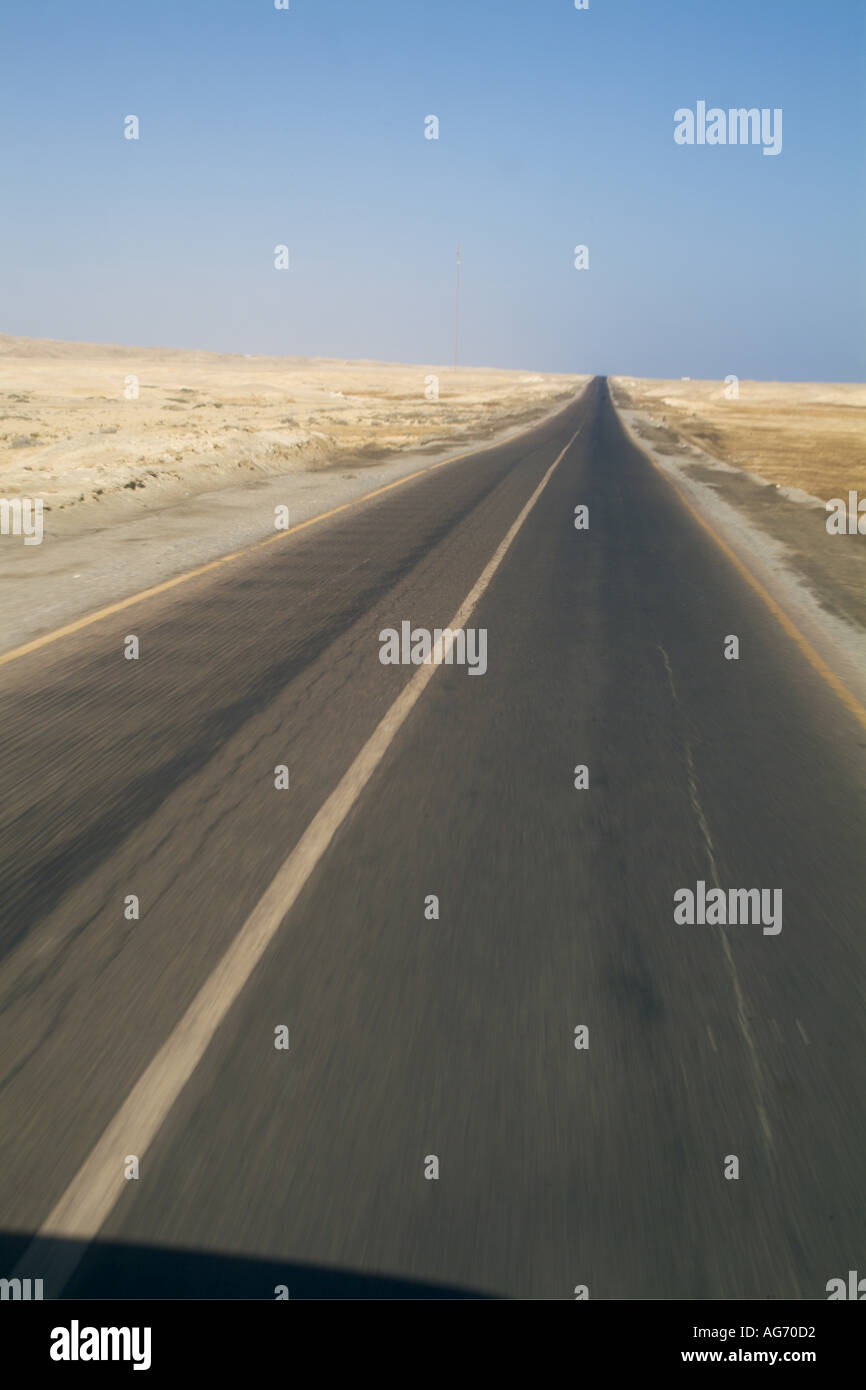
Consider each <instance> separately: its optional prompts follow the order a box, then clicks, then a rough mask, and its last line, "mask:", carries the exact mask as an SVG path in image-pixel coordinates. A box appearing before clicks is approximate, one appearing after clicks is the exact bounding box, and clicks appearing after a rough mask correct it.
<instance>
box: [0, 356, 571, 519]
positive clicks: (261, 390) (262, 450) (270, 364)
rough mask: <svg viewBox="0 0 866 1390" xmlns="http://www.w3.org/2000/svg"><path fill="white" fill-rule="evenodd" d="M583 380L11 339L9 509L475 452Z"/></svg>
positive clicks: (98, 508) (99, 509)
mask: <svg viewBox="0 0 866 1390" xmlns="http://www.w3.org/2000/svg"><path fill="white" fill-rule="evenodd" d="M430 378H436V382H438V392H439V399H438V400H435V399H428V396H430V395H431V394H433V392H434V390H435V386H436V382H433V381H431V380H430ZM586 380H588V378H587V377H576V376H549V375H547V376H543V375H539V374H536V373H530V372H518V371H499V370H493V369H490V370H487V369H481V368H473V367H461V368H459V369H458V370H457V371H456V372H455V371H454V370H452V369H451V368H448V367H435V366H407V365H402V364H396V363H389V362H347V361H340V360H329V359H320V358H299V357H246V356H230V355H222V354H218V353H209V352H189V351H184V350H180V349H177V350H175V349H164V348H128V347H113V346H97V345H94V344H90V343H65V342H56V341H53V340H50V339H32V338H12V337H8V336H5V335H0V495H3V496H5V497H17V496H20V497H36V496H39V497H42V498H43V500H44V508H45V511H46V512H53V513H55V520H57V519H58V518H57V516H56V514H57V513H61V512H65V513H68V512H69V511H70V510H72V511H75V512H80V510H81V509H82V508H85V509H86V510H87V512H88V513H92V514H94V515H95V514H96V513H109V514H110V516H111V517H112V518H113V517H115V516H119V517H129V516H132V515H135V514H136V512H137V511H139V510H140V507H139V503H140V502H141V501H142V500H143V501H144V502H145V503H146V504H147V506H148V507H153V506H160V505H164V504H165V503H167V502H171V501H174V500H176V499H179V498H183V497H190V496H192V495H194V494H197V493H202V492H211V491H213V490H215V489H219V488H221V487H227V486H231V485H233V484H236V483H240V482H245V481H250V480H252V479H256V478H269V477H275V476H278V475H281V474H286V473H292V472H294V471H296V470H303V471H306V472H309V471H311V470H313V471H316V470H320V469H330V468H335V469H352V470H362V469H365V468H369V467H370V466H371V465H374V464H380V463H382V462H383V461H384V460H387V459H388V458H391V457H394V456H395V455H397V454H400V453H403V452H405V451H413V452H418V451H419V450H420V451H425V450H428V449H429V450H434V449H437V448H442V447H449V446H457V447H459V446H465V445H467V444H470V443H472V442H474V441H476V440H485V439H487V438H489V436H490V435H491V434H492V433H494V432H498V431H501V430H503V429H507V428H509V427H512V426H517V425H521V424H525V423H528V422H529V421H531V420H532V419H535V418H538V417H540V416H541V415H543V414H545V413H546V412H548V411H549V410H551V409H552V408H553V407H554V406H555V405H556V404H557V403H558V402H563V403H564V402H565V401H566V400H567V399H568V398H569V397H571V396H573V395H574V394H575V392H576V391H577V390H578V389H579V387H580V386H581V385H582V384H583V383H584V382H585V381H586ZM425 392H426V393H427V394H425ZM106 519H107V518H106V517H105V516H104V515H103V516H102V517H101V518H99V520H98V521H97V524H100V523H104V521H105V520H106ZM65 521H66V518H64V522H65ZM77 521H78V522H79V524H80V517H79V518H77ZM55 529H56V528H55ZM66 529H67V527H66V525H64V526H63V527H62V530H63V531H64V532H65V531H66ZM75 529H76V530H78V529H79V525H76V527H75Z"/></svg>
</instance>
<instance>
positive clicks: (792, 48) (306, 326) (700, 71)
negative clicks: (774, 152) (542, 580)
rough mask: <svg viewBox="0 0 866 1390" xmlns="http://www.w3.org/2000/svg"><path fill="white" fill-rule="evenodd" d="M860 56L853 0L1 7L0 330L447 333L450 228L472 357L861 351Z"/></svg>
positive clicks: (261, 337) (124, 2) (94, 334)
mask: <svg viewBox="0 0 866 1390" xmlns="http://www.w3.org/2000/svg"><path fill="white" fill-rule="evenodd" d="M864 78H866V5H864V4H863V3H862V0H820V3H818V0H816V2H815V3H809V2H808V0H726V3H724V4H722V3H709V0H706V2H705V0H682V3H673V0H655V2H654V0H590V7H589V9H588V10H586V11H576V10H575V9H574V4H573V0H435V3H434V2H433V0H430V2H429V3H427V0H291V9H290V10H288V11H276V10H275V9H274V5H273V0H137V3H136V2H135V0H89V2H88V0H81V3H76V4H69V3H67V2H66V0H39V2H38V3H37V0H30V3H27V4H19V5H15V6H11V5H10V6H7V7H5V13H4V15H3V18H2V20H0V125H2V138H0V179H2V189H3V193H4V197H3V211H2V214H0V257H2V274H0V331H5V332H9V333H15V334H26V335H31V336H35V337H55V338H75V339H86V340H90V341H95V342H122V343H130V344H136V345H146V344H160V345H165V346H177V347H202V348H209V349H214V350H217V351H230V352H249V353H257V352H262V353H288V354H303V355H318V356H331V357H348V358H352V357H367V358H384V359H391V360H400V361H408V362H430V363H446V362H448V361H450V359H451V354H452V352H453V334H454V259H455V247H456V243H457V242H458V240H459V241H460V242H461V244H462V261H463V264H462V282H461V283H462V294H461V298H462V330H461V349H460V358H461V361H462V362H465V363H474V364H478V365H481V364H485V365H493V366H503V367H519V368H526V369H535V370H546V371H576V372H582V371H591V372H604V373H625V374H631V375H641V376H683V375H686V376H692V377H719V378H721V377H724V376H725V375H727V374H728V373H730V372H733V373H735V374H736V375H738V376H740V377H743V378H747V377H759V378H765V379H779V380H863V379H866V335H864V322H866V256H864V249H863V229H864V211H866V207H864V203H866V156H864V149H866V138H864V136H866V119H864V117H866V97H864V92H866V82H864ZM699 100H706V101H707V103H708V105H710V106H713V105H717V106H720V107H722V108H725V109H727V108H729V107H741V106H744V107H752V106H756V107H770V108H776V107H781V108H782V110H783V113H784V115H783V147H782V152H781V154H779V155H778V156H777V157H768V156H765V155H763V154H762V151H761V148H760V147H754V146H745V147H743V146H725V147H710V146H702V147H701V146H697V145H696V146H691V147H688V146H686V147H683V146H678V145H676V144H675V143H674V140H673V129H674V119H673V116H674V111H675V110H676V109H677V108H680V107H691V108H692V109H694V108H695V106H696V103H697V102H698V101H699ZM129 114H135V115H137V116H138V117H139V119H140V123H141V138H140V140H138V141H130V140H126V139H124V135H123V121H124V117H125V116H127V115H129ZM430 114H435V115H436V116H438V118H439V122H440V129H439V139H438V140H437V141H434V140H426V139H425V138H424V119H425V117H426V116H427V115H430ZM278 243H284V244H286V245H287V246H288V247H289V249H290V256H291V268H290V269H289V270H288V271H284V272H282V271H277V270H275V269H274V266H273V260H274V256H273V248H274V246H275V245H277V244H278ZM579 243H580V244H585V245H587V246H588V247H589V269H588V270H586V271H577V270H575V269H574V265H573V248H574V247H575V245H577V244H579Z"/></svg>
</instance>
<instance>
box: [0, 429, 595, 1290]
mask: <svg viewBox="0 0 866 1390" xmlns="http://www.w3.org/2000/svg"><path fill="white" fill-rule="evenodd" d="M582 428H583V426H582V425H581V426H580V428H579V429H577V430H576V431H575V433H574V434H573V435H572V437H571V439H570V440H569V441H568V443H567V444H566V446H565V448H564V449H562V450H561V452H560V453H559V454H557V456H556V458H555V459H554V461H553V463H552V464H551V465H550V467H549V468H548V470H547V472H546V473H545V475H544V477H543V478H542V480H541V482H540V483H539V484H538V487H537V488H536V489H535V491H534V492H533V494H532V496H531V497H530V498H529V501H528V502H527V503H526V505H525V506H524V507H523V509H522V511H521V512H520V514H519V515H518V517H517V519H516V520H515V521H514V523H513V524H512V526H511V527H510V528H509V530H508V532H507V534H506V536H505V538H504V539H503V540H502V541H501V542H500V544H499V546H498V547H497V549H496V551H495V553H494V555H493V557H492V559H491V560H490V561H489V562H488V564H487V565H486V567H485V569H484V570H483V572H482V574H481V576H480V578H479V579H478V581H477V583H476V584H475V586H474V587H473V589H472V590H471V591H470V593H469V594H468V595H467V596H466V598H465V599H464V601H463V603H462V604H461V605H460V608H459V610H458V611H457V613H456V614H455V616H454V617H453V618H452V619H451V622H450V623H449V624H448V626H449V627H450V628H452V629H454V628H460V627H465V625H466V623H467V620H468V619H469V617H470V616H471V614H472V612H473V609H474V608H475V606H476V604H477V603H478V601H479V599H480V598H481V596H482V594H483V593H484V591H485V589H486V588H487V586H488V585H489V583H490V581H491V579H492V578H493V576H494V574H495V573H496V571H497V570H498V569H499V566H500V565H501V564H502V561H503V559H504V558H505V555H506V552H507V551H508V549H509V547H510V545H511V543H512V541H513V540H514V537H515V536H516V535H517V533H518V531H519V530H520V528H521V526H522V525H523V523H524V521H525V520H526V518H527V517H528V515H529V513H530V512H531V511H532V508H533V507H534V506H535V503H536V502H537V501H538V498H539V497H540V496H541V493H542V492H543V491H544V488H545V487H546V486H547V483H548V481H549V479H550V477H551V476H552V474H553V472H554V469H555V468H556V467H557V465H558V464H559V463H560V462H561V460H562V459H563V458H564V457H565V455H566V454H567V453H568V450H569V449H570V448H571V446H572V444H573V443H574V441H575V440H576V439H577V437H578V435H579V434H580V431H581V429H582ZM437 669H438V667H437V666H435V665H433V664H432V663H431V664H430V665H429V666H419V667H418V669H417V671H416V672H415V674H414V675H413V676H412V678H411V679H410V680H409V682H408V684H407V685H406V686H405V688H404V689H403V690H402V691H401V693H400V694H399V695H398V696H397V699H396V700H395V701H394V703H393V705H392V706H391V708H390V709H389V710H388V712H387V714H386V715H385V717H384V718H383V719H382V721H381V722H380V723H379V725H378V726H377V728H376V729H375V730H374V732H373V733H372V734H371V736H370V738H369V739H368V740H367V742H366V743H365V744H364V747H363V748H362V749H361V751H360V753H359V754H358V755H357V757H356V758H355V760H354V762H353V763H352V764H351V766H350V767H349V769H348V771H347V772H346V773H345V774H344V775H343V777H342V778H341V780H340V782H339V783H338V784H337V786H336V787H335V788H334V790H333V791H332V792H331V795H330V796H329V797H328V799H327V801H326V802H325V803H324V805H323V806H322V807H321V809H320V810H319V811H318V812H317V813H316V815H315V816H314V817H313V819H312V821H311V822H310V824H309V825H308V826H307V829H306V830H305V831H304V833H303V835H302V836H301V838H300V840H299V841H298V843H297V844H296V846H295V848H294V849H293V850H292V852H291V854H290V855H289V856H288V858H287V859H286V860H285V862H284V863H283V865H282V867H281V868H280V869H279V870H278V871H277V874H276V876H275V877H274V879H273V880H272V882H271V884H270V886H269V887H268V888H267V889H266V890H265V893H264V896H263V897H262V898H261V899H260V901H259V902H258V904H257V905H256V907H254V908H253V910H252V912H251V913H250V915H249V917H248V918H247V920H246V921H245V922H244V924H243V926H242V927H241V929H240V931H239V932H238V934H237V936H236V937H235V939H234V941H233V942H232V944H231V946H230V947H229V948H228V950H227V951H226V953H225V955H224V956H223V957H222V959H221V960H220V961H219V963H218V964H217V965H216V966H215V967H214V969H213V970H212V971H211V973H210V975H209V976H208V978H207V979H206V980H205V982H204V984H203V985H202V987H201V989H200V990H199V992H198V994H197V995H196V996H195V998H194V999H193V1001H192V1003H191V1004H190V1006H189V1008H188V1009H187V1011H186V1013H185V1014H184V1015H183V1018H182V1019H181V1020H180V1022H179V1023H178V1024H177V1025H176V1026H175V1028H174V1029H173V1031H172V1032H171V1033H170V1035H169V1037H168V1038H167V1040H166V1041H165V1042H164V1043H163V1045H162V1047H161V1048H160V1049H159V1051H158V1052H157V1054H156V1056H155V1057H154V1058H153V1061H152V1062H151V1063H150V1065H149V1066H148V1067H147V1069H146V1070H145V1071H144V1072H143V1074H142V1075H141V1077H140V1078H139V1080H138V1081H137V1082H136V1084H135V1086H134V1087H133V1088H132V1090H131V1091H130V1093H129V1096H128V1097H127V1099H126V1100H125V1101H124V1103H123V1105H121V1107H120V1109H119V1110H118V1111H117V1114H116V1115H115V1116H114V1119H113V1120H111V1121H110V1123H109V1125H108V1127H107V1128H106V1129H105V1130H104V1132H103V1134H102V1136H101V1137H100V1139H99V1140H98V1141H97V1143H96V1145H95V1146H94V1148H93V1149H92V1150H91V1152H90V1154H89V1156H88V1157H87V1158H86V1159H85V1161H84V1163H83V1164H82V1165H81V1167H80V1168H79V1170H78V1172H77V1173H76V1175H75V1177H74V1178H73V1179H72V1182H71V1183H70V1184H69V1186H68V1187H67V1189H66V1191H65V1192H64V1193H63V1196H62V1197H61V1198H60V1200H59V1201H58V1202H57V1204H56V1205H55V1207H54V1208H53V1210H52V1211H51V1212H50V1213H49V1215H48V1216H47V1217H46V1219H45V1221H44V1222H43V1223H42V1225H41V1226H40V1227H39V1230H38V1232H37V1233H36V1235H35V1237H34V1239H33V1240H32V1241H31V1242H30V1244H29V1245H28V1247H27V1249H26V1250H25V1251H24V1253H23V1255H22V1256H21V1259H20V1260H19V1262H18V1265H17V1267H16V1269H15V1271H14V1274H13V1277H14V1278H27V1277H28V1275H27V1273H26V1271H28V1270H32V1271H36V1273H35V1275H32V1274H31V1275H30V1277H37V1278H41V1279H43V1280H44V1281H45V1282H44V1287H45V1289H46V1292H47V1295H48V1297H49V1298H58V1297H59V1296H60V1294H61V1293H62V1291H63V1288H64V1286H65V1285H66V1284H67V1282H68V1281H69V1279H70V1278H71V1276H72V1274H73V1273H74V1271H75V1269H76V1267H77V1265H78V1264H79V1262H80V1261H81V1259H82V1257H83V1256H84V1253H85V1251H86V1248H87V1244H88V1242H89V1241H91V1240H93V1239H94V1237H95V1236H96V1234H97V1232H98V1231H99V1229H100V1227H101V1226H102V1224H103V1223H104V1221H105V1220H106V1218H107V1217H108V1215H109V1214H110V1212H111V1211H112V1209H113V1208H114V1206H115V1205H116V1203H117V1201H118V1199H119V1198H120V1196H121V1194H122V1193H123V1191H124V1189H125V1187H126V1179H125V1178H124V1176H123V1162H124V1158H125V1157H126V1155H127V1154H136V1155H137V1156H138V1159H139V1161H141V1159H142V1157H143V1155H144V1153H145V1151H146V1150H147V1148H148V1146H149V1145H150V1144H151V1143H152V1142H153V1140H154V1138H155V1137H156V1135H157V1132H158V1131H159V1129H160V1127H161V1125H162V1124H163V1122H164V1120H165V1119H166V1117H167V1116H168V1113H169V1111H170V1110H171V1108H172V1106H173V1105H174V1103H175V1101H176V1100H177V1099H178V1097H179V1096H180V1094H181V1092H182V1091H183V1089H184V1087H185V1086H186V1083H187V1082H188V1081H189V1079H190V1077H191V1076H192V1074H193V1072H194V1071H195V1069H196V1067H197V1066H198V1064H199V1062H200V1061H201V1059H202V1057H203V1056H204V1054H205V1052H206V1050H207V1048H208V1047H209V1045H210V1043H211V1042H212V1041H213V1038H214V1034H215V1033H216V1031H217V1029H218V1028H219V1026H220V1024H221V1023H222V1022H223V1020H224V1019H225V1017H226V1015H227V1014H228V1012H229V1009H230V1008H231V1007H232V1005H233V1004H234V1003H235V1001H236V999H237V998H238V996H239V995H240V993H241V991H242V989H243V988H244V986H245V985H246V983H247V981H248V980H249V978H250V975H251V974H252V972H253V970H254V969H255V968H256V966H257V965H258V963H259V961H260V960H261V959H262V956H263V955H264V953H265V951H266V950H267V948H268V946H269V945H270V944H271V942H272V941H273V939H274V937H275V936H276V934H277V931H278V930H279V927H280V925H281V923H282V922H283V921H284V919H285V917H286V915H287V913H288V912H290V911H291V908H292V907H293V905H294V903H295V902H296V901H297V898H298V896H299V895H300V893H301V890H302V889H303V888H304V886H305V884H306V883H307V881H308V880H309V878H310V875H311V874H312V872H313V870H314V869H315V868H316V866H317V864H318V863H319V861H320V860H321V858H322V856H323V855H324V854H325V852H326V851H327V849H328V846H329V845H330V843H331V841H332V839H333V838H334V836H335V834H336V833H337V831H338V830H339V828H340V826H341V825H342V823H343V821H344V820H345V819H346V817H347V816H348V814H349V812H350V811H351V810H352V807H353V806H354V805H355V803H356V801H357V800H358V798H359V796H360V795H361V793H362V791H363V790H364V788H365V786H366V785H367V783H368V782H369V780H370V778H371V777H372V776H373V773H374V772H375V771H376V768H377V767H378V766H379V764H380V762H381V761H382V759H383V757H384V756H385V754H386V752H387V751H388V748H389V747H390V745H391V743H392V741H393V739H394V736H395V734H396V733H397V731H398V730H399V729H400V727H401V726H402V725H403V723H404V722H405V720H406V719H407V717H408V715H409V714H410V712H411V710H412V709H413V708H414V706H415V705H416V704H417V703H418V700H419V699H420V698H421V696H422V694H423V693H424V691H425V689H426V688H427V685H428V684H429V682H430V681H431V680H432V678H433V675H434V673H435V672H436V670H437ZM57 1238H62V1239H65V1240H67V1241H69V1242H70V1243H69V1244H68V1245H64V1246H62V1247H59V1246H57V1245H53V1244H52V1243H51V1242H52V1240H54V1239H57Z"/></svg>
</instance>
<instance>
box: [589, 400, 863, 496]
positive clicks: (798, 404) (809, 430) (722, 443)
mask: <svg viewBox="0 0 866 1390" xmlns="http://www.w3.org/2000/svg"><path fill="white" fill-rule="evenodd" d="M613 380H614V386H615V387H616V388H617V389H618V390H619V391H620V392H621V394H622V396H623V397H624V398H628V400H629V402H630V403H631V404H632V405H633V407H634V408H635V409H636V410H641V411H644V412H646V413H647V414H648V415H650V416H652V417H653V419H654V420H656V421H657V422H658V423H659V424H660V425H661V426H667V427H668V429H670V430H672V431H673V432H674V433H676V434H677V435H679V436H680V438H681V439H683V440H685V441H686V442H687V443H689V444H692V445H694V446H695V447H696V448H699V449H703V450H705V451H706V452H707V453H709V454H712V455H714V456H715V457H716V458H718V459H721V460H722V461H723V462H724V463H729V464H731V465H732V467H734V468H741V469H745V470H746V471H748V472H750V473H756V474H758V475H759V476H760V477H762V478H765V479H766V481H767V482H769V483H778V484H779V485H780V486H783V487H790V488H797V489H799V490H801V491H803V492H806V493H809V494H810V495H811V496H812V497H815V498H818V499H820V500H821V501H822V502H825V501H827V500H828V499H829V498H831V497H846V496H847V493H848V491H849V489H852V488H853V489H855V490H857V491H859V493H860V495H861V496H863V495H864V494H866V386H861V385H859V384H849V383H845V382H843V383H838V384H834V383H831V382H791V381H785V382H778V381H741V382H740V383H739V388H738V389H739V399H736V400H728V399H726V397H725V383H724V382H722V381H662V380H659V381H653V380H639V379H636V378H634V377H616V378H614V379H613Z"/></svg>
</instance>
